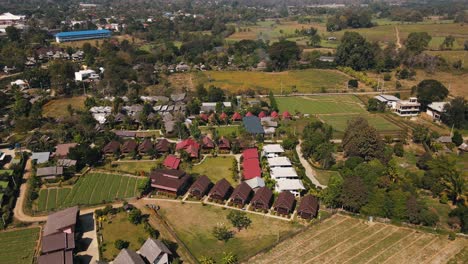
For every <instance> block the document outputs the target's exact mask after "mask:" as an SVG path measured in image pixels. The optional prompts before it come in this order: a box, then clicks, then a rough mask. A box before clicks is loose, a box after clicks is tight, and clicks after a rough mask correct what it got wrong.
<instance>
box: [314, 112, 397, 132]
mask: <svg viewBox="0 0 468 264" xmlns="http://www.w3.org/2000/svg"><path fill="white" fill-rule="evenodd" d="M358 116H361V117H364V118H365V119H367V121H368V122H369V124H370V125H371V126H373V127H375V129H377V131H379V132H380V133H381V134H385V135H386V134H392V135H393V134H396V133H398V132H399V131H400V130H401V128H400V127H399V126H397V125H395V124H394V123H392V122H390V121H388V120H387V119H385V118H383V117H382V116H380V115H375V114H362V115H320V119H322V120H323V121H324V122H325V123H327V124H329V125H331V126H332V127H333V130H334V131H335V132H336V133H335V137H336V136H338V135H342V134H343V133H344V131H345V130H346V127H347V125H348V121H349V120H351V119H352V118H355V117H358Z"/></svg>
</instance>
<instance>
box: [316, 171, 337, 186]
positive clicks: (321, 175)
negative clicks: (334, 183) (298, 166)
mask: <svg viewBox="0 0 468 264" xmlns="http://www.w3.org/2000/svg"><path fill="white" fill-rule="evenodd" d="M315 172H316V175H315V178H317V180H318V181H319V182H320V183H321V184H324V185H328V181H329V180H330V177H331V176H332V175H338V176H339V175H340V173H339V172H338V171H329V170H319V169H315Z"/></svg>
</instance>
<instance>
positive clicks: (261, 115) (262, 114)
mask: <svg viewBox="0 0 468 264" xmlns="http://www.w3.org/2000/svg"><path fill="white" fill-rule="evenodd" d="M258 117H259V118H264V117H267V114H266V113H265V112H264V111H261V112H260V114H258Z"/></svg>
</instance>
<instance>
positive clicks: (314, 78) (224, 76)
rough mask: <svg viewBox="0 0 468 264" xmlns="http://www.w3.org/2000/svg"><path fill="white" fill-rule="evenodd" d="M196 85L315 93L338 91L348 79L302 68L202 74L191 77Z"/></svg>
mask: <svg viewBox="0 0 468 264" xmlns="http://www.w3.org/2000/svg"><path fill="white" fill-rule="evenodd" d="M194 77H195V79H196V82H197V83H203V84H205V85H214V86H217V87H221V88H223V89H226V90H229V91H231V92H232V93H236V92H242V91H245V90H247V89H253V90H256V91H258V92H260V93H263V94H268V92H269V91H270V90H271V91H273V93H275V94H281V93H282V94H289V93H292V92H298V93H318V92H323V91H328V92H332V91H336V90H340V91H341V90H342V89H343V88H344V87H345V83H346V82H347V81H348V80H349V79H350V77H348V76H347V75H345V74H344V73H342V72H339V71H337V70H320V69H306V70H295V71H285V72H248V71H206V72H199V73H196V74H195V75H194Z"/></svg>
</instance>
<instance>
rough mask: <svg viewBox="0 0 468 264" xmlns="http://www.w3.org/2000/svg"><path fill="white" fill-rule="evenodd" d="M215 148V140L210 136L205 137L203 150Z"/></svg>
mask: <svg viewBox="0 0 468 264" xmlns="http://www.w3.org/2000/svg"><path fill="white" fill-rule="evenodd" d="M214 147H215V144H214V142H213V140H212V139H211V138H210V137H208V136H204V137H203V139H202V148H205V149H212V148H214Z"/></svg>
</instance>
